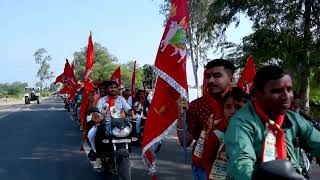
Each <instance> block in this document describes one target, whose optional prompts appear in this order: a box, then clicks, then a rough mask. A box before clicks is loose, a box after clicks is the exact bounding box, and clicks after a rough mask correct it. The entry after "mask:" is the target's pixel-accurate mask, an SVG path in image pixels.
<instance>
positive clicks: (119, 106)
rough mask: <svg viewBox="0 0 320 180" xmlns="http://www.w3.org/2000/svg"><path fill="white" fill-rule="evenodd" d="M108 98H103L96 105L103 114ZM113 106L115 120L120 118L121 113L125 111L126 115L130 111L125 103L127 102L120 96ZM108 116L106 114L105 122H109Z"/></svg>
mask: <svg viewBox="0 0 320 180" xmlns="http://www.w3.org/2000/svg"><path fill="white" fill-rule="evenodd" d="M107 98H108V96H104V97H102V98H100V99H99V101H98V103H97V108H98V109H99V111H100V112H104V111H105V110H104V107H105V104H106V101H107ZM114 106H115V109H116V111H117V113H116V114H117V117H116V118H121V117H122V114H123V111H125V112H126V113H128V112H129V111H130V110H131V107H130V105H129V104H128V103H127V101H126V100H125V99H124V98H123V97H122V96H118V97H117V99H116V100H115V102H114ZM109 118H110V115H109V114H108V113H107V114H106V120H109Z"/></svg>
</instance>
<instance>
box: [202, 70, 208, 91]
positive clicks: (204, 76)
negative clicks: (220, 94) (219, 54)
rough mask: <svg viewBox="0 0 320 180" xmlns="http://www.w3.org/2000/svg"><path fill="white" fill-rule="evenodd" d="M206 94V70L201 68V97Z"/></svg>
mask: <svg viewBox="0 0 320 180" xmlns="http://www.w3.org/2000/svg"><path fill="white" fill-rule="evenodd" d="M206 93H207V69H206V67H205V66H204V67H203V81H202V96H205V95H206Z"/></svg>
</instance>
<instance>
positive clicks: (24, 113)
mask: <svg viewBox="0 0 320 180" xmlns="http://www.w3.org/2000/svg"><path fill="white" fill-rule="evenodd" d="M70 117H71V113H68V112H66V111H65V110H64V109H63V104H62V101H61V100H60V99H57V98H48V99H45V100H43V102H42V103H41V104H40V105H37V104H29V105H24V104H20V105H13V106H6V107H0V128H1V131H0V142H1V145H0V147H1V148H0V180H44V179H46V180H87V179H90V180H102V179H104V180H112V179H116V178H115V177H111V176H109V175H107V174H104V173H97V172H95V171H94V170H93V169H92V166H91V164H90V162H89V160H88V159H87V158H86V155H85V153H84V152H80V151H79V144H80V138H81V132H80V131H79V130H78V129H79V128H78V127H77V126H76V124H75V123H74V122H73V121H72V119H71V118H70ZM188 153H189V157H190V149H188ZM130 156H131V160H132V162H133V167H132V168H133V169H132V179H133V180H136V179H139V180H140V179H143V180H145V179H149V178H150V177H149V176H148V175H147V172H146V170H145V167H144V165H143V163H142V161H141V152H140V150H139V148H133V151H132V153H131V154H130ZM187 164H190V159H188V163H187ZM158 172H159V175H158V179H160V180H181V179H183V180H192V176H191V167H190V165H185V164H184V157H183V150H182V148H181V147H180V146H179V145H178V144H177V139H176V136H175V135H174V134H172V135H170V136H169V137H168V138H166V140H165V143H164V144H163V146H162V148H161V151H160V153H159V164H158ZM313 179H320V170H319V168H316V166H315V165H314V171H313Z"/></svg>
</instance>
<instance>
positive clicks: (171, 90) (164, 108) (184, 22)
mask: <svg viewBox="0 0 320 180" xmlns="http://www.w3.org/2000/svg"><path fill="white" fill-rule="evenodd" d="M188 22H189V18H188V12H187V6H186V0H172V4H171V11H170V15H169V18H168V21H167V24H166V28H165V31H164V34H163V37H162V40H161V43H160V46H159V50H158V53H157V57H156V61H155V72H156V73H157V75H158V80H157V84H156V88H155V93H154V96H153V99H152V102H151V106H150V108H149V112H148V117H147V119H148V121H146V124H145V129H144V133H143V140H142V155H143V159H144V160H145V163H146V165H147V167H148V169H149V172H150V173H151V174H152V175H153V176H152V177H153V178H155V173H156V170H155V161H154V157H153V153H152V150H151V149H152V147H153V145H155V144H156V143H157V142H159V141H161V139H162V138H163V137H164V136H165V135H166V134H167V133H168V131H169V130H170V129H172V128H174V127H175V126H176V123H177V117H178V108H177V104H176V103H177V100H178V98H179V97H180V96H183V97H184V98H187V97H188V92H187V90H188V85H187V76H186V59H187V57H186V55H187V51H186V43H187V36H186V30H187V26H188Z"/></svg>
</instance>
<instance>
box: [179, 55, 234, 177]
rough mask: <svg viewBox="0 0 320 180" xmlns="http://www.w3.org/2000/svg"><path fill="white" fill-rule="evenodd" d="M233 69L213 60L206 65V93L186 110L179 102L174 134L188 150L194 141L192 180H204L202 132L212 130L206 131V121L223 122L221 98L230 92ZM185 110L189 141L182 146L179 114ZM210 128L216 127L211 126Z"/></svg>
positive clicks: (180, 117) (182, 139)
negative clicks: (175, 133)
mask: <svg viewBox="0 0 320 180" xmlns="http://www.w3.org/2000/svg"><path fill="white" fill-rule="evenodd" d="M235 69H236V68H235V66H234V65H233V64H232V63H231V62H230V61H228V60H225V59H214V60H212V61H210V62H208V63H207V65H206V70H207V72H206V77H205V78H206V80H207V81H206V82H207V84H206V87H207V93H206V95H205V96H202V97H200V98H198V99H196V100H194V101H192V102H191V103H190V105H189V107H188V104H187V102H186V101H185V100H184V99H180V100H178V106H179V107H178V109H179V115H178V124H177V134H178V138H179V142H180V144H181V145H182V146H184V145H186V146H189V145H190V144H191V142H192V141H193V140H195V143H194V146H193V150H192V174H193V177H194V179H195V180H207V178H208V177H207V173H206V171H205V167H203V166H202V164H203V163H202V161H203V154H205V152H204V151H205V149H204V148H203V147H204V146H203V145H204V137H203V135H205V133H203V131H202V130H204V129H214V128H213V127H208V121H209V118H210V119H212V121H213V122H216V121H220V120H221V119H223V105H222V101H223V97H224V95H225V94H226V93H227V92H228V91H229V90H230V88H231V82H232V80H233V74H234V72H235ZM183 109H187V114H186V118H187V119H186V120H187V126H188V127H187V129H188V134H187V136H188V139H187V142H184V133H183V121H182V112H183ZM211 124H212V125H213V124H215V123H211Z"/></svg>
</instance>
